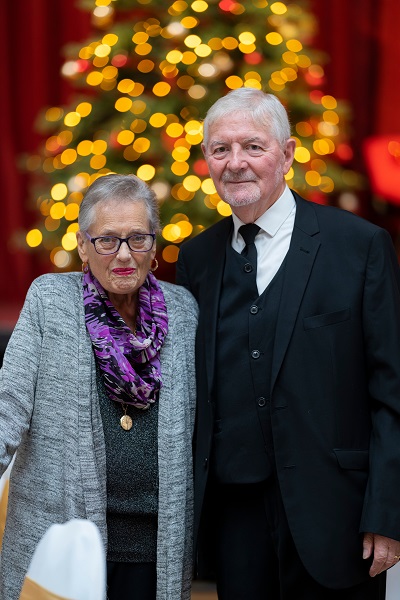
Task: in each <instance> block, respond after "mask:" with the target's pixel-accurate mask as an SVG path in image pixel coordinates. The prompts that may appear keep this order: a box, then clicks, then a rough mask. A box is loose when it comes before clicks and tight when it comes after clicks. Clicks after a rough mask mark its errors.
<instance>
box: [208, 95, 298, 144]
mask: <svg viewBox="0 0 400 600" xmlns="http://www.w3.org/2000/svg"><path fill="white" fill-rule="evenodd" d="M232 113H247V114H250V115H251V117H252V118H253V120H254V122H255V123H256V124H257V125H259V126H260V127H265V129H267V130H268V131H269V133H271V134H272V135H273V137H274V138H275V139H276V140H277V141H278V143H279V144H280V146H281V147H284V145H285V144H286V142H287V140H288V139H289V138H290V123H289V117H288V114H287V112H286V109H285V107H284V106H283V104H282V103H281V102H280V101H279V100H278V98H277V97H276V96H274V95H273V94H266V93H265V92H263V91H261V90H257V89H255V88H245V87H242V88H238V89H237V90H232V91H231V92H229V93H228V94H226V96H223V97H222V98H219V99H218V100H217V101H216V102H215V103H214V104H213V105H212V106H211V107H210V108H209V110H208V112H207V114H206V117H205V119H204V122H203V140H204V145H205V146H207V143H208V132H209V130H210V127H211V126H212V125H213V124H214V123H215V122H216V121H219V120H220V119H222V118H225V117H227V116H228V115H229V114H232Z"/></svg>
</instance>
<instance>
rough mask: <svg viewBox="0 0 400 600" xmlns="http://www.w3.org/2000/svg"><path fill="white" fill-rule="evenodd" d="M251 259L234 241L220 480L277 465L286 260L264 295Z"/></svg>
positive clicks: (253, 476) (224, 348) (224, 330)
mask: <svg viewBox="0 0 400 600" xmlns="http://www.w3.org/2000/svg"><path fill="white" fill-rule="evenodd" d="M246 263H247V260H246V259H245V258H244V257H243V256H242V255H240V254H238V253H237V252H236V251H235V250H233V248H232V247H231V245H230V244H228V246H227V249H226V262H225V269H224V277H223V285H222V289H221V296H220V304H219V319H218V336H217V340H218V341H217V355H216V384H215V385H216V387H215V402H216V420H215V429H214V436H213V453H212V458H213V460H212V461H211V465H212V473H213V476H214V477H215V479H216V480H217V481H218V482H219V483H255V482H258V481H263V480H265V479H267V478H268V477H269V476H270V474H271V473H272V470H273V464H274V457H273V443H272V432H271V415H270V402H269V395H270V387H271V386H270V382H271V366H272V352H273V346H274V339H275V327H276V319H277V315H278V308H279V301H280V296H281V292H282V284H283V277H284V265H285V261H284V262H283V263H282V265H281V267H280V269H279V271H278V272H277V274H276V275H275V277H274V278H273V280H272V281H271V283H270V284H269V286H268V287H267V288H266V290H265V291H264V292H263V293H262V294H261V296H258V292H257V288H256V285H255V279H254V274H253V273H251V272H250V273H249V272H248V271H247V268H246V266H245V265H246Z"/></svg>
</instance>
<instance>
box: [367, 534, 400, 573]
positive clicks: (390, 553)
mask: <svg viewBox="0 0 400 600" xmlns="http://www.w3.org/2000/svg"><path fill="white" fill-rule="evenodd" d="M372 555H373V557H374V560H373V562H372V565H371V568H370V570H369V574H370V575H371V577H375V575H379V573H382V572H383V571H386V569H389V568H390V567H393V565H395V564H396V563H398V562H399V560H400V542H399V541H397V540H392V539H391V538H387V537H384V536H383V535H378V534H377V533H365V534H364V542H363V558H369V557H370V556H372Z"/></svg>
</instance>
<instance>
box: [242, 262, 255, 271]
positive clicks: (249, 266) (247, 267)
mask: <svg viewBox="0 0 400 600" xmlns="http://www.w3.org/2000/svg"><path fill="white" fill-rule="evenodd" d="M252 270H253V266H252V265H251V264H250V263H246V264H245V265H244V267H243V271H244V272H245V273H251V272H252Z"/></svg>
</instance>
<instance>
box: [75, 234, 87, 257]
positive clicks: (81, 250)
mask: <svg viewBox="0 0 400 600" xmlns="http://www.w3.org/2000/svg"><path fill="white" fill-rule="evenodd" d="M76 241H77V242H78V254H79V258H80V259H81V261H82V262H83V263H85V262H88V260H89V257H88V253H87V250H86V243H87V238H86V236H85V234H84V233H83V232H82V231H77V233H76Z"/></svg>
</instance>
